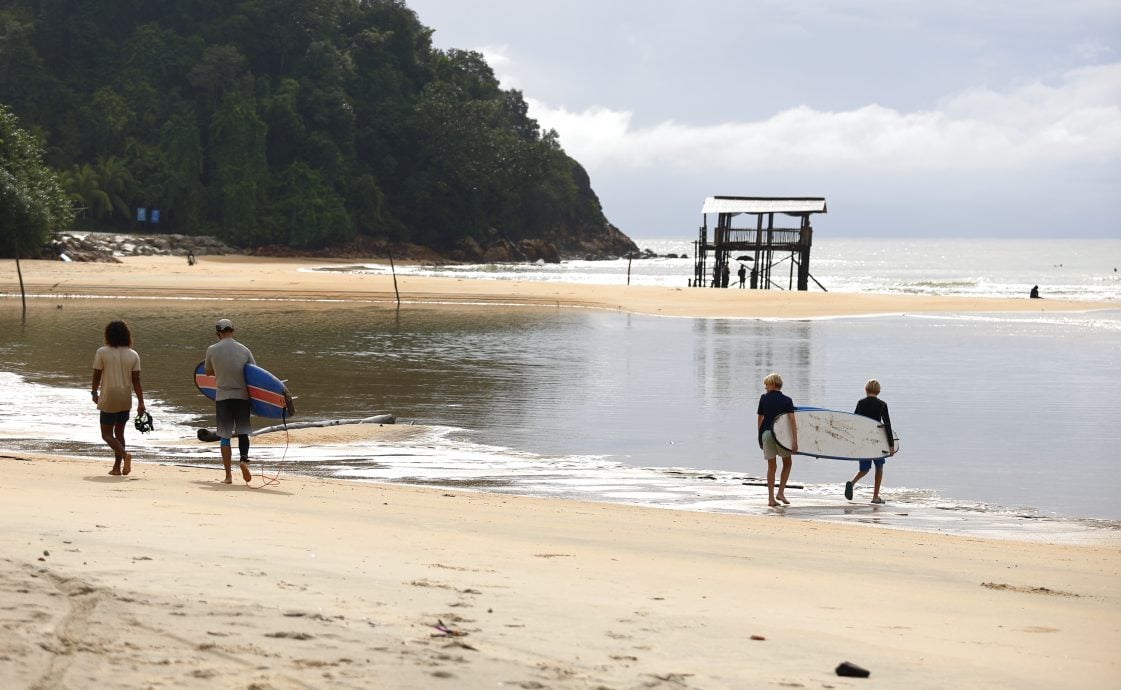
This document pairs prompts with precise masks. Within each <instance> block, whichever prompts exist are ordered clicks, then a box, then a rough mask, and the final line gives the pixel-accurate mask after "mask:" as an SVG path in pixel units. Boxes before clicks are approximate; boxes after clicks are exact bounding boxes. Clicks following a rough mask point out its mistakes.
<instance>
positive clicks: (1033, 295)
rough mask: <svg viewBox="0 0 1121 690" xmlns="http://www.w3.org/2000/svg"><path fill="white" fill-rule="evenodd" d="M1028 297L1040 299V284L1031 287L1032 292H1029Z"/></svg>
mask: <svg viewBox="0 0 1121 690" xmlns="http://www.w3.org/2000/svg"><path fill="white" fill-rule="evenodd" d="M1028 297H1030V298H1031V299H1039V286H1038V285H1036V286H1035V287H1033V288H1032V289H1031V292H1029V293H1028Z"/></svg>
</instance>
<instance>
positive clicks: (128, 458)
mask: <svg viewBox="0 0 1121 690" xmlns="http://www.w3.org/2000/svg"><path fill="white" fill-rule="evenodd" d="M129 472H132V453H125V462H124V470H123V472H122V474H128V473H129Z"/></svg>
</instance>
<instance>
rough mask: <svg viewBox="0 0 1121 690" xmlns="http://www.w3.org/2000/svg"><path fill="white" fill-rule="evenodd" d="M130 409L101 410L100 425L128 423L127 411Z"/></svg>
mask: <svg viewBox="0 0 1121 690" xmlns="http://www.w3.org/2000/svg"><path fill="white" fill-rule="evenodd" d="M129 412H131V410H125V411H124V412H102V413H101V426H117V425H118V424H126V423H128V413H129Z"/></svg>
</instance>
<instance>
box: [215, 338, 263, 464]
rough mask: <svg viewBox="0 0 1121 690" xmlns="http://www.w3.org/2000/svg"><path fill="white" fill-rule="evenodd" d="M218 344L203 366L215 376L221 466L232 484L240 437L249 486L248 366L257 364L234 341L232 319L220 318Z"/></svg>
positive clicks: (216, 415) (245, 349)
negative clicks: (233, 445)
mask: <svg viewBox="0 0 1121 690" xmlns="http://www.w3.org/2000/svg"><path fill="white" fill-rule="evenodd" d="M214 332H215V335H217V337H218V342H216V343H214V344H213V345H211V346H210V347H208V348H206V358H205V359H204V360H203V366H204V368H205V370H206V374H207V376H213V377H214V382H215V391H214V415H215V417H217V425H218V429H217V431H218V437H219V441H218V443H219V446H220V447H221V449H222V466H223V468H225V470H226V478H225V479H224V480H223V481H224V482H225V483H226V484H233V481H234V480H233V473H232V472H231V465H232V463H233V459H232V455H233V450H232V448H231V447H230V444H231V441H230V439H232V438H233V437H234V436H235V435H236V436H237V449H238V452H239V455H240V457H241V462H240V463H239V466H240V467H241V478H242V479H244V480H245V483H246V484H248V483H249V481H250V480H251V479H253V475H252V474H251V473H250V472H249V432H250V431H252V430H253V427H252V426H250V424H249V388H248V387H247V386H246V385H245V365H246V364H256V363H257V362H256V361H255V360H254V359H253V353H252V352H250V351H249V348H247V347H246V346H244V345H242V344H241V343H239V342H238V341H237V340H235V339H234V325H233V322H231V321H230V320H229V319H218V322H217V323H216V324H214Z"/></svg>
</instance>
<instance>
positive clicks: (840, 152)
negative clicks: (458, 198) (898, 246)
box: [406, 0, 1121, 239]
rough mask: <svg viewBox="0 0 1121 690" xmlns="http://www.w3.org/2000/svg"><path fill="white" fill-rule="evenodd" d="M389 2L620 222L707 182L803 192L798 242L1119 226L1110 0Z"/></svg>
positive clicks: (686, 215) (705, 192)
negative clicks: (807, 211)
mask: <svg viewBox="0 0 1121 690" xmlns="http://www.w3.org/2000/svg"><path fill="white" fill-rule="evenodd" d="M406 1H407V4H408V6H409V7H410V8H412V9H413V10H414V11H415V12H416V13H417V16H418V17H419V19H420V21H421V23H423V24H424V25H426V26H428V27H429V28H431V29H433V31H434V33H433V37H432V40H433V43H434V44H435V46H436V47H437V48H440V49H442V50H448V49H452V48H455V49H460V50H474V51H478V52H480V53H482V54H483V55H484V56H485V57H486V59H487V62H488V63H489V64H490V66H491V68H492V69H493V70H494V72H495V74H496V76H497V77H498V78H499V80H500V82H501V84H502V86H503V88H507V89H517V90H519V91H521V92H522V94H523V96H524V97H525V99H526V102H527V103H528V104H529V113H530V116H531V117H533V118H534V119H536V120H537V121H538V123H539V124H540V125H541V127H542V129H543V130H548V129H555V130H556V131H557V133H558V134H559V137H560V142H561V145H562V146H563V147H564V149H565V151H566V152H567V153H568V154H569V155H570V156H571V157H573V158H575V159H576V160H577V161H579V162H580V163H581V164H582V165H583V166H584V167H585V168H586V169H587V171H588V174H589V175H590V177H591V181H592V188H593V189H594V190H595V192H596V193H597V194H598V196H599V199H600V202H601V203H602V205H603V210H604V213H605V214H606V216H607V218H608V220H609V221H610V222H611V223H612V224H614V225H615V226H617V227H618V228H619V229H620V230H622V231H623V232H624V233H626V234H627V235H629V236H630V237H632V238H660V237H666V238H687V239H693V238H695V236H696V233H697V228H698V227H699V226H700V225H701V223H702V221H703V220H704V219H703V217H702V215H701V205H702V203H703V201H704V199H705V198H706V197H708V196H714V195H730V196H817V197H825V199H826V202H827V204H828V209H829V212H828V214H826V215H823V216H816V217H815V218H814V228H815V237H818V238H820V237H821V236H822V233H827V234H828V235H833V236H846V237H943V236H945V237H968V236H977V237H1058V238H1063V237H1072V238H1074V237H1077V238H1087V237H1094V238H1121V2H1119V1H1118V0H1063V1H1061V2H1058V1H1041V0H998V1H989V0H831V1H827V0H678V1H676V2H666V1H663V0H563V1H562V0H554V1H551V2H544V1H541V0H482V1H481V2H464V1H463V0H406ZM714 221H715V218H712V217H710V218H709V219H708V224H709V227H712V225H713V224H714ZM778 224H779V223H778V219H776V225H778ZM737 225H739V223H737Z"/></svg>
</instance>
